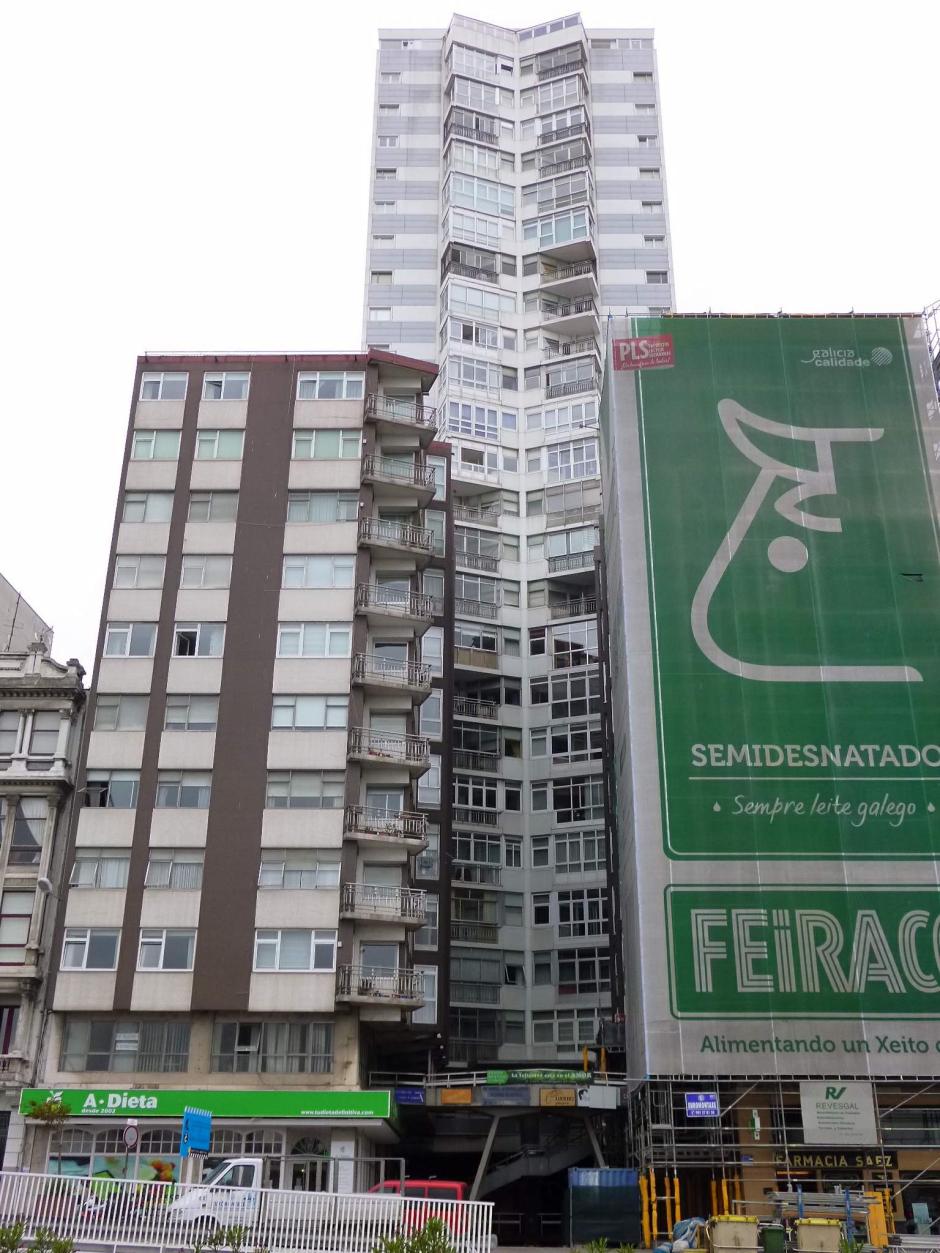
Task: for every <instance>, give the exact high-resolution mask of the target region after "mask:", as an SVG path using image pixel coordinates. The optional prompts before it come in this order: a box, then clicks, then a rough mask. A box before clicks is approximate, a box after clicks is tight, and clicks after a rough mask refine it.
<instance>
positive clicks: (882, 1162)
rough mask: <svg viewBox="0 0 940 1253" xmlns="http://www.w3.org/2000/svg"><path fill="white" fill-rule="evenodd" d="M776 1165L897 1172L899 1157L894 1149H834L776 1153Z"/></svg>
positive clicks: (792, 1168) (794, 1167) (796, 1167)
mask: <svg viewBox="0 0 940 1253" xmlns="http://www.w3.org/2000/svg"><path fill="white" fill-rule="evenodd" d="M774 1165H775V1166H777V1167H781V1168H783V1169H786V1167H787V1166H788V1165H789V1167H790V1169H791V1170H846V1169H853V1170H897V1166H898V1155H897V1153H896V1152H894V1150H893V1149H882V1150H876V1149H854V1150H849V1149H832V1150H830V1151H829V1152H825V1151H822V1150H813V1151H812V1152H810V1151H807V1152H805V1153H804V1152H803V1151H802V1150H800V1149H790V1151H789V1153H774Z"/></svg>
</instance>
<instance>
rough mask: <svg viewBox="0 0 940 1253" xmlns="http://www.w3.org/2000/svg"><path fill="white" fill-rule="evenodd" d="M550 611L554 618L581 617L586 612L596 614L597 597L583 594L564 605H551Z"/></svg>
mask: <svg viewBox="0 0 940 1253" xmlns="http://www.w3.org/2000/svg"><path fill="white" fill-rule="evenodd" d="M548 611H549V613H550V614H551V616H552V617H553V618H580V617H582V616H583V615H585V614H596V613H597V597H596V596H581V597H579V598H578V599H577V600H569V601H566V602H565V603H564V604H562V605H549V607H548Z"/></svg>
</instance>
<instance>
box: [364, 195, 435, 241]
mask: <svg viewBox="0 0 940 1253" xmlns="http://www.w3.org/2000/svg"><path fill="white" fill-rule="evenodd" d="M376 198H377V199H379V200H381V196H377V197H376ZM438 229H439V223H438V220H437V218H436V217H435V216H434V215H433V214H431V213H415V214H413V215H411V214H410V215H409V216H408V217H403V216H402V215H401V214H400V213H389V214H387V215H386V214H383V213H377V214H376V215H375V216H374V217H373V219H372V234H373V235H436V234H437V232H438Z"/></svg>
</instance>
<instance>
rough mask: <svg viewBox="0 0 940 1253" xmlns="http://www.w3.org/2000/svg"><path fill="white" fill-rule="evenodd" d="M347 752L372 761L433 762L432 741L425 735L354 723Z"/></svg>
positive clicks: (401, 763) (400, 762)
mask: <svg viewBox="0 0 940 1253" xmlns="http://www.w3.org/2000/svg"><path fill="white" fill-rule="evenodd" d="M346 751H347V753H348V755H349V756H350V757H362V758H365V759H366V760H368V761H380V762H388V763H390V764H395V765H399V764H400V765H404V766H419V767H423V768H424V769H427V767H428V766H429V765H430V764H431V745H430V743H429V742H428V740H427V739H426V737H425V736H423V735H401V734H399V733H397V732H395V731H374V730H373V729H372V728H371V727H350V728H349V741H348V745H347V750H346Z"/></svg>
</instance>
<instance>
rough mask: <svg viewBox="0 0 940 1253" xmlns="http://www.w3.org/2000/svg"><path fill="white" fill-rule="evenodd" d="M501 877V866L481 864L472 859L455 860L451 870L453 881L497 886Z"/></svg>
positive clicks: (500, 881)
mask: <svg viewBox="0 0 940 1253" xmlns="http://www.w3.org/2000/svg"><path fill="white" fill-rule="evenodd" d="M502 878H503V869H502V866H482V865H480V864H479V862H473V861H455V862H454V863H453V868H452V872H451V879H452V880H453V881H454V883H481V884H484V885H485V886H487V887H491V888H498V887H499V886H500V884H501V883H502Z"/></svg>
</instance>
